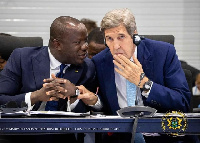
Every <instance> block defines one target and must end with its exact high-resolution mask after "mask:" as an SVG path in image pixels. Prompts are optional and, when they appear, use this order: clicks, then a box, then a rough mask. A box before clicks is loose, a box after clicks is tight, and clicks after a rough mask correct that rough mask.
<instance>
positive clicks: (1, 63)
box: [0, 53, 7, 72]
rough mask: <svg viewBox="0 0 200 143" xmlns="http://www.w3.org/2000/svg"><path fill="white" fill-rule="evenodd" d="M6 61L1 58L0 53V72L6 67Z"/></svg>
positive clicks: (0, 54)
mask: <svg viewBox="0 0 200 143" xmlns="http://www.w3.org/2000/svg"><path fill="white" fill-rule="evenodd" d="M6 61H7V60H6V59H5V58H3V56H2V53H0V72H1V71H2V70H3V68H4V67H5V65H6Z"/></svg>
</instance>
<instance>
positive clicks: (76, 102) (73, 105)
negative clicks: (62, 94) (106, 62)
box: [70, 99, 79, 110]
mask: <svg viewBox="0 0 200 143" xmlns="http://www.w3.org/2000/svg"><path fill="white" fill-rule="evenodd" d="M78 102H79V99H77V100H76V101H75V102H74V103H72V104H70V109H71V110H73V109H74V108H75V107H76V105H77V104H78Z"/></svg>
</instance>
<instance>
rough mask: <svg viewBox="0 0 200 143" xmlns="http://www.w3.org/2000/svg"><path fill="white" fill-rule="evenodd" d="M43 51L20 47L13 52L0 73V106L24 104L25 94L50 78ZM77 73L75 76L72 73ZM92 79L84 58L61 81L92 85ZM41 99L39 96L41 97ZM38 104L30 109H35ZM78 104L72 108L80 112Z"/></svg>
mask: <svg viewBox="0 0 200 143" xmlns="http://www.w3.org/2000/svg"><path fill="white" fill-rule="evenodd" d="M47 49H48V48H47V47H24V48H18V49H16V50H14V51H13V53H12V55H11V56H10V58H9V60H8V62H7V64H6V67H5V69H4V70H3V71H2V72H1V73H0V104H5V103H7V102H8V101H12V100H13V101H16V102H17V104H18V106H20V104H21V102H22V101H24V100H25V94H26V93H28V92H33V91H36V90H38V89H40V88H41V87H42V85H43V79H45V78H49V76H50V60H49V54H48V50H47ZM75 70H78V72H75ZM94 77H95V68H94V64H93V62H92V61H91V60H90V59H88V58H86V59H85V60H84V63H83V64H82V65H79V66H75V65H71V66H70V67H69V68H68V69H67V70H66V72H65V75H64V78H66V79H68V80H70V81H71V82H72V83H74V84H75V85H81V84H83V85H85V86H86V87H88V85H90V84H92V82H93V79H94ZM41 96H42V95H41ZM39 105H40V103H38V104H36V105H35V107H34V109H35V110H37V109H38V108H39ZM82 106H83V105H82V103H81V102H80V104H78V105H77V108H75V111H76V112H81V111H82V112H84V110H83V109H84V108H83V107H82ZM65 109H66V100H63V99H62V100H59V110H65Z"/></svg>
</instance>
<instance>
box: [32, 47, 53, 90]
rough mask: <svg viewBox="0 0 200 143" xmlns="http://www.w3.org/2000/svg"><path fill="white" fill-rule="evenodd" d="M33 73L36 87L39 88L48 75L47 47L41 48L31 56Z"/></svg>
mask: <svg viewBox="0 0 200 143" xmlns="http://www.w3.org/2000/svg"><path fill="white" fill-rule="evenodd" d="M32 67H33V75H34V78H35V84H36V87H37V89H40V88H41V87H42V84H43V80H44V79H45V78H49V76H50V60H49V54H48V48H47V47H45V48H43V49H42V50H41V51H40V52H38V54H36V55H35V56H33V57H32Z"/></svg>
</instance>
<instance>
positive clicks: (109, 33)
mask: <svg viewBox="0 0 200 143" xmlns="http://www.w3.org/2000/svg"><path fill="white" fill-rule="evenodd" d="M120 34H125V35H126V34H128V32H127V30H126V28H125V26H123V25H120V26H117V27H114V28H110V29H106V30H105V36H114V35H120Z"/></svg>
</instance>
